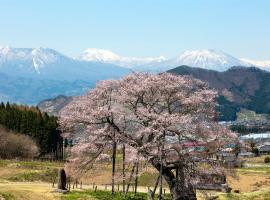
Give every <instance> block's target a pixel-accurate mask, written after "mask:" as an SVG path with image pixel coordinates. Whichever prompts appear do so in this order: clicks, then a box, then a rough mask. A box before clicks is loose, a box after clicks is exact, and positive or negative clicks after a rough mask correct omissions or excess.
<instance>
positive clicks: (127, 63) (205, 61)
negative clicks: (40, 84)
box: [78, 48, 270, 72]
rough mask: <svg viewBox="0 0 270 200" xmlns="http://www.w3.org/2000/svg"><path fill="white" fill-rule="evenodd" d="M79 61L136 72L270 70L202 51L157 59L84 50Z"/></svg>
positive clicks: (265, 65) (266, 65)
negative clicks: (179, 67) (108, 65)
mask: <svg viewBox="0 0 270 200" xmlns="http://www.w3.org/2000/svg"><path fill="white" fill-rule="evenodd" d="M78 59H80V60H84V61H95V62H101V63H107V64H115V65H118V66H122V67H126V68H131V69H133V70H135V71H136V70H137V71H152V72H163V71H166V70H169V69H172V68H174V67H177V66H181V65H187V66H190V67H199V68H203V69H211V70H216V71H226V70H227V69H229V68H230V67H232V66H256V67H259V68H262V69H265V70H270V67H269V66H270V61H252V60H248V59H238V58H236V57H234V56H232V55H229V54H227V53H225V52H223V51H219V50H212V49H204V50H188V51H184V52H182V53H181V54H179V55H177V56H175V57H173V58H165V57H164V56H159V57H146V58H138V57H125V56H120V55H118V54H116V53H114V52H112V51H109V50H105V49H96V48H89V49H86V50H85V51H84V52H83V53H82V55H81V56H79V58H78Z"/></svg>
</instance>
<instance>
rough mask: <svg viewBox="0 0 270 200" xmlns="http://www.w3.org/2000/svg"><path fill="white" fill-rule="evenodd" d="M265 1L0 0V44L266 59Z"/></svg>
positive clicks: (269, 34) (268, 18)
mask: <svg viewBox="0 0 270 200" xmlns="http://www.w3.org/2000/svg"><path fill="white" fill-rule="evenodd" d="M269 10H270V1H269V0H73V1H72V0H44V1H40V0H23V1H22V0H0V45H10V46H14V47H39V46H43V47H50V48H53V49H56V50H58V51H61V52H62V53H64V54H66V55H69V56H77V55H79V54H80V53H81V52H82V51H83V50H84V49H86V48H88V47H95V48H104V49H109V50H112V51H114V52H116V53H119V54H121V55H125V56H157V55H164V56H167V57H170V56H174V55H176V54H178V53H180V52H182V51H184V50H187V49H206V48H209V49H219V50H223V51H225V52H228V53H230V54H232V55H234V56H237V57H246V58H250V59H270V11H269Z"/></svg>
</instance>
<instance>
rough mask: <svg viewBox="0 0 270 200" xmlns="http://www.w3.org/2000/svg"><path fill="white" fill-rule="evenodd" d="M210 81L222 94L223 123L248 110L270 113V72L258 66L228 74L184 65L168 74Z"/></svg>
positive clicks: (220, 99) (236, 69)
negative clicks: (239, 112) (241, 110)
mask: <svg viewBox="0 0 270 200" xmlns="http://www.w3.org/2000/svg"><path fill="white" fill-rule="evenodd" d="M168 72H169V73H173V74H181V75H191V76H192V77H194V78H197V79H200V80H202V81H206V82H208V83H209V86H210V87H212V88H214V89H216V90H217V91H218V92H219V95H220V96H219V98H218V103H219V105H220V106H219V111H220V112H221V115H220V120H235V119H236V113H237V112H238V111H239V110H240V109H241V108H245V109H248V110H252V111H255V112H256V113H261V114H270V73H269V72H267V71H264V70H261V69H258V68H255V67H232V68H230V69H228V70H226V71H224V72H217V71H214V70H207V69H202V68H194V67H188V66H180V67H177V68H174V69H171V70H169V71H168Z"/></svg>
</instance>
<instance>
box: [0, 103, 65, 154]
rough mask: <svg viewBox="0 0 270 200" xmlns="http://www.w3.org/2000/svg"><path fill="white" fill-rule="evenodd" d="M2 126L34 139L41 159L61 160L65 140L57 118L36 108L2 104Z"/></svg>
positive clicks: (0, 117) (0, 110) (0, 118)
mask: <svg viewBox="0 0 270 200" xmlns="http://www.w3.org/2000/svg"><path fill="white" fill-rule="evenodd" d="M0 124H1V125H3V126H4V127H6V128H8V129H9V130H12V131H14V132H17V133H21V134H25V135H28V136H30V137H31V138H33V139H34V140H35V141H36V143H37V145H38V147H39V157H44V156H46V157H48V156H49V157H50V158H53V159H61V158H62V155H63V139H62V137H61V135H60V131H59V130H58V129H57V127H58V125H57V118H56V117H54V116H49V115H48V114H47V113H42V112H41V111H40V110H39V109H38V108H36V107H28V106H22V105H16V104H9V103H7V104H4V103H1V104H0Z"/></svg>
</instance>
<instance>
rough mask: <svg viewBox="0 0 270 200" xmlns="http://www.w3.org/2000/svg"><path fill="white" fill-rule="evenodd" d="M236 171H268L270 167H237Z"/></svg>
mask: <svg viewBox="0 0 270 200" xmlns="http://www.w3.org/2000/svg"><path fill="white" fill-rule="evenodd" d="M237 171H238V172H254V173H270V167H248V168H240V169H237Z"/></svg>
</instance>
